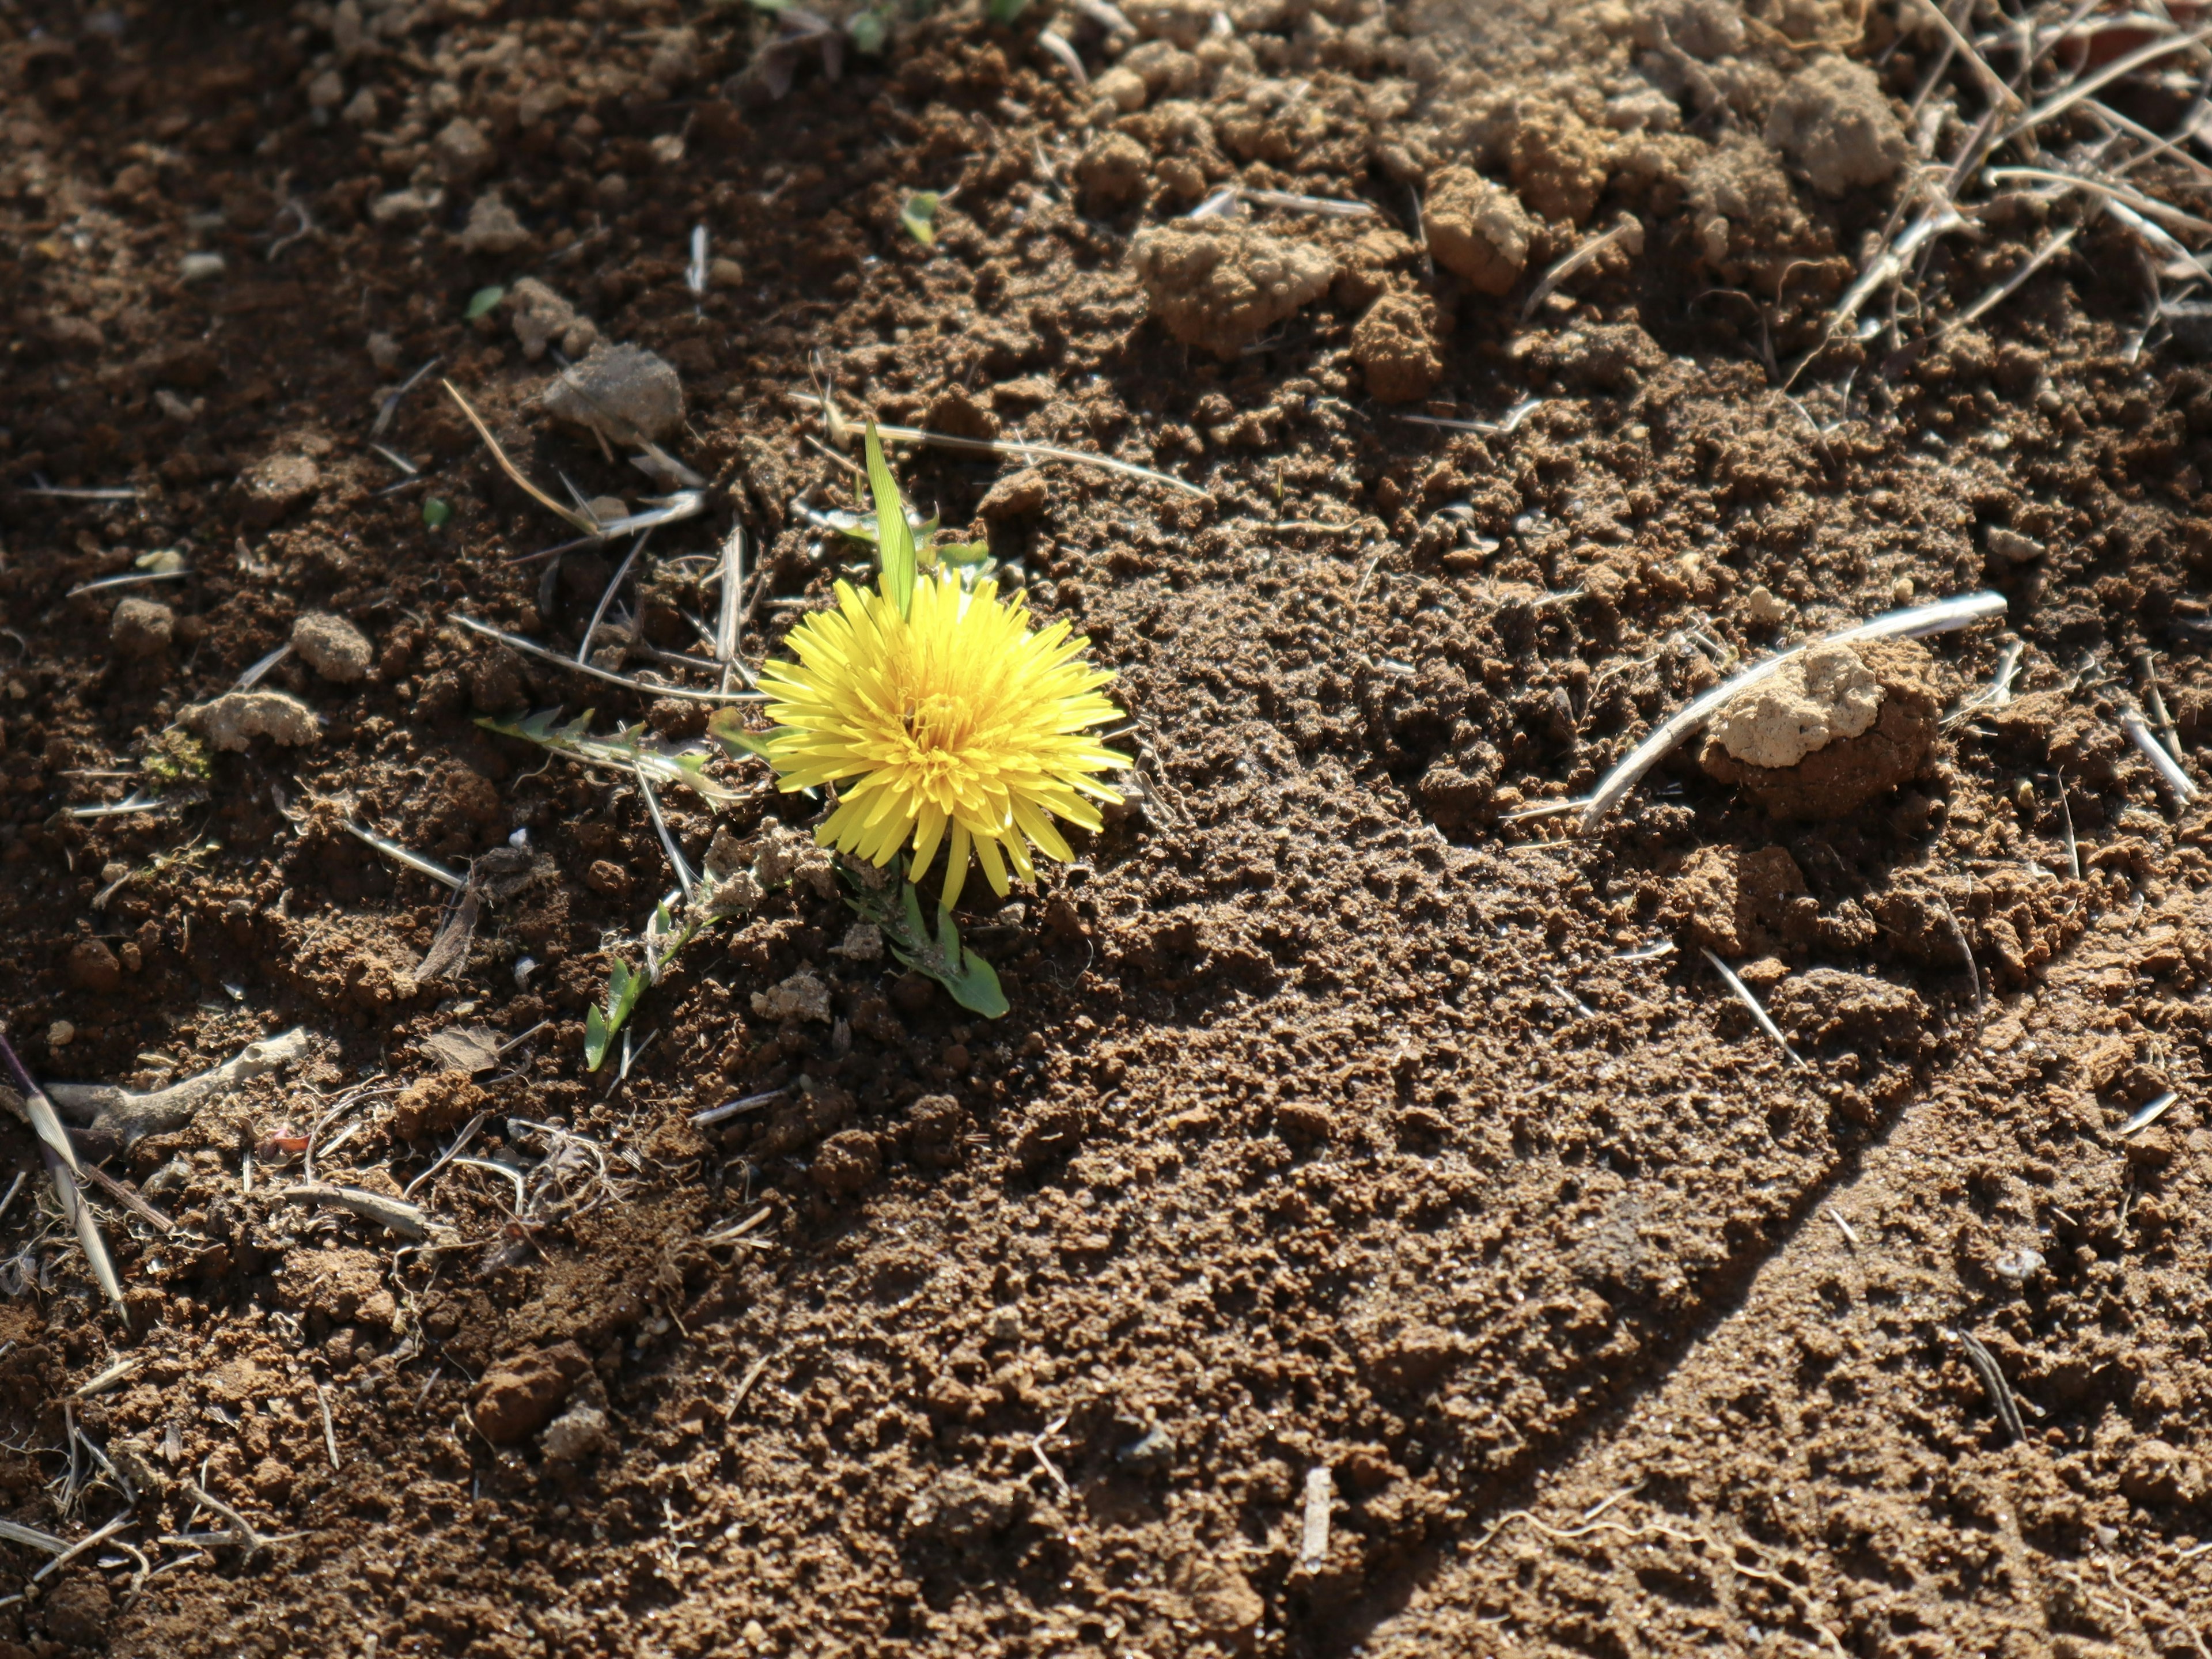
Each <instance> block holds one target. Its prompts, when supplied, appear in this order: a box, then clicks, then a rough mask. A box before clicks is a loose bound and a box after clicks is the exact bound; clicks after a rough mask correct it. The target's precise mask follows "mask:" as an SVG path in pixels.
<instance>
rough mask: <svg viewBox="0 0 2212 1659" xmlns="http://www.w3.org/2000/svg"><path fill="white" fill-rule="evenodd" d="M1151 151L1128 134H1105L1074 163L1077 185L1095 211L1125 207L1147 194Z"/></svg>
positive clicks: (1086, 201)
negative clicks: (1146, 180) (1146, 183)
mask: <svg viewBox="0 0 2212 1659" xmlns="http://www.w3.org/2000/svg"><path fill="white" fill-rule="evenodd" d="M1151 172H1152V152H1151V151H1150V150H1148V149H1146V148H1145V147H1144V146H1143V145H1142V144H1140V143H1138V142H1137V141H1136V140H1135V139H1133V138H1132V137H1129V135H1128V134H1127V133H1126V132H1108V133H1103V134H1101V135H1100V136H1099V137H1097V138H1095V139H1093V140H1092V141H1091V144H1090V147H1089V148H1088V149H1085V151H1084V152H1083V154H1082V155H1079V156H1078V157H1077V158H1076V161H1075V182H1076V184H1077V185H1078V186H1079V188H1080V189H1081V190H1082V191H1083V199H1084V202H1085V205H1087V206H1089V207H1091V209H1092V210H1101V209H1103V210H1109V211H1110V210H1113V209H1115V208H1119V207H1122V206H1125V205H1126V204H1128V203H1130V202H1132V201H1134V200H1135V199H1136V198H1137V197H1139V196H1140V195H1142V194H1143V193H1144V189H1145V179H1146V176H1147V175H1148V174H1149V173H1151Z"/></svg>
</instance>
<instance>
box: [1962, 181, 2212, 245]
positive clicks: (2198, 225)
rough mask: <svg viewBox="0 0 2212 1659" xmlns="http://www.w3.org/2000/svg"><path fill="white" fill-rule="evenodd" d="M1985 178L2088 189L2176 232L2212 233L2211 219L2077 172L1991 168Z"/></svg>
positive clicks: (2137, 191) (2124, 186)
mask: <svg viewBox="0 0 2212 1659" xmlns="http://www.w3.org/2000/svg"><path fill="white" fill-rule="evenodd" d="M1983 176H1984V177H1985V178H1986V179H1989V181H1990V183H1991V184H1993V185H2002V184H2009V183H2011V182H2012V181H2013V180H2014V179H2034V180H2037V181H2038V182H2039V183H2042V184H2046V185H2064V186H2065V187H2066V188H2067V189H2069V190H2086V191H2088V192H2089V193H2090V194H2091V195H2092V196H2101V197H2105V198H2106V200H2107V201H2113V202H2121V203H2124V204H2126V205H2127V206H2129V207H2131V208H2133V209H2134V210H2136V212H2137V213H2140V214H2142V215H2144V216H2146V217H2148V218H2152V219H2158V220H2162V221H2164V222H2166V223H2168V224H2171V225H2172V226H2174V227H2175V228H2177V229H2180V230H2195V231H2212V220H2207V219H2200V218H2198V217H2197V216H2196V215H2195V214H2193V213H2184V212H2183V211H2182V210H2180V209H2179V208H2178V207H2169V206H2168V205H2167V204H2166V203H2164V202H2161V201H2160V200H2159V199H2158V198H2157V197H2155V196H2146V195H2144V194H2143V193H2142V191H2139V190H2132V189H2130V188H2129V187H2128V186H2127V185H2119V184H2113V183H2112V182H2111V181H2109V180H2107V179H2085V178H2083V177H2081V175H2080V174H2079V173H2055V172H2053V171H2052V170H2051V168H2049V167H1991V168H1990V170H1989V172H1988V173H1985V174H1984V175H1983Z"/></svg>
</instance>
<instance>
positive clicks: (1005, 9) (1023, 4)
mask: <svg viewBox="0 0 2212 1659" xmlns="http://www.w3.org/2000/svg"><path fill="white" fill-rule="evenodd" d="M986 9H987V11H988V12H989V13H990V16H991V21H993V22H994V23H1011V22H1012V21H1014V19H1016V18H1017V17H1019V16H1020V15H1022V14H1023V13H1024V12H1025V11H1027V10H1028V9H1030V0H991V3H990V5H989V6H988V7H987V8H986Z"/></svg>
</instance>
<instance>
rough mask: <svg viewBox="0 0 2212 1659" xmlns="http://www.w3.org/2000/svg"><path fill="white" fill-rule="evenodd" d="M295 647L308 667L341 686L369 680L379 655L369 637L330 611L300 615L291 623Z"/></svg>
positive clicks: (304, 612)
mask: <svg viewBox="0 0 2212 1659" xmlns="http://www.w3.org/2000/svg"><path fill="white" fill-rule="evenodd" d="M292 648H293V649H294V650H295V651H296V652H298V653H300V655H301V658H303V659H305V660H306V662H307V666H308V667H310V668H312V669H313V670H314V671H315V672H317V673H318V674H320V675H321V676H322V677H323V678H325V679H326V680H333V681H336V682H337V684H341V685H351V684H355V683H356V681H359V680H362V679H365V678H368V666H369V664H370V663H371V662H372V661H373V660H374V659H375V655H376V653H375V649H374V647H372V646H371V645H370V644H369V642H368V635H365V634H363V633H362V631H361V629H358V628H356V627H355V626H354V625H353V624H352V623H350V622H348V621H347V620H346V619H345V618H344V617H341V616H338V615H337V613H335V612H333V611H302V612H301V615H300V617H299V619H298V620H297V621H295V623H293V624H292Z"/></svg>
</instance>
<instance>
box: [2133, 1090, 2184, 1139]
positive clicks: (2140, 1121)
mask: <svg viewBox="0 0 2212 1659" xmlns="http://www.w3.org/2000/svg"><path fill="white" fill-rule="evenodd" d="M2180 1098H2181V1096H2180V1095H2179V1093H2178V1092H2177V1091H2174V1090H2172V1089H2168V1090H2167V1091H2166V1092H2165V1093H2164V1094H2162V1095H2160V1097H2158V1098H2157V1099H2156V1100H2154V1101H2150V1102H2148V1103H2145V1105H2144V1106H2143V1108H2142V1110H2141V1111H2139V1112H2137V1113H2136V1115H2134V1116H2132V1117H2130V1119H2129V1120H2128V1121H2126V1122H2125V1123H2123V1124H2122V1125H2120V1138H2121V1139H2126V1138H2127V1137H2128V1136H2130V1135H2134V1134H2141V1133H2142V1132H2143V1131H2144V1130H2145V1129H2148V1128H2149V1127H2150V1126H2151V1125H2152V1124H2154V1123H2155V1122H2157V1121H2159V1119H2160V1118H2162V1117H2164V1116H2165V1115H2166V1112H2167V1110H2168V1109H2169V1108H2171V1107H2172V1104H2173V1103H2174V1102H2175V1101H2177V1100H2179V1099H2180Z"/></svg>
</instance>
